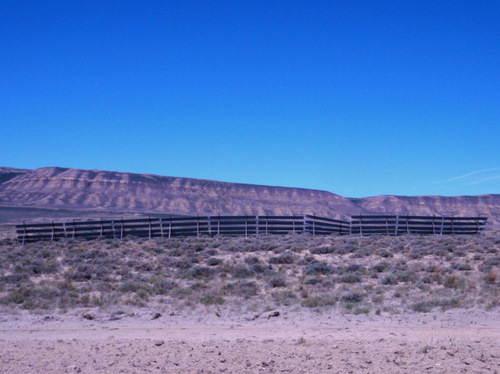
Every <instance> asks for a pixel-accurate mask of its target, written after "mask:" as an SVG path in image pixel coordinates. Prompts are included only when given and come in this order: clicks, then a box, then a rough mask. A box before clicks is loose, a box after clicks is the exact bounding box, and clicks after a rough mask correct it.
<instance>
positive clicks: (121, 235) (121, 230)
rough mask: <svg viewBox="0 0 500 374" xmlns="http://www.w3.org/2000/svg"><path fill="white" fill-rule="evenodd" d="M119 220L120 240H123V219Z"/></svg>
mask: <svg viewBox="0 0 500 374" xmlns="http://www.w3.org/2000/svg"><path fill="white" fill-rule="evenodd" d="M121 220H122V227H121V228H120V239H123V234H124V228H123V217H121Z"/></svg>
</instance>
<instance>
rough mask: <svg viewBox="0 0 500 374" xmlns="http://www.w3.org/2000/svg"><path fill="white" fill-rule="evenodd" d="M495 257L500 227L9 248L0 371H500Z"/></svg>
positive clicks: (1, 251)
mask: <svg viewBox="0 0 500 374" xmlns="http://www.w3.org/2000/svg"><path fill="white" fill-rule="evenodd" d="M7 236H8V235H7ZM499 248H500V236H499V235H498V234H495V233H487V234H481V235H476V236H426V237H419V236H402V237H311V236H308V235H295V236H293V235H290V236H284V237H278V236H260V237H251V238H184V239H156V240H147V239H138V238H131V239H126V240H92V241H78V240H68V241H60V242H53V243H50V242H46V243H30V244H27V245H25V246H22V245H20V244H18V243H17V242H16V241H15V240H14V239H12V238H4V239H2V242H1V246H0V257H1V258H0V264H1V265H0V279H1V284H0V303H1V304H0V308H1V316H0V372H1V373H48V372H52V373H54V372H55V373H139V372H151V373H186V372H187V373H190V372H194V373H219V372H227V373H230V372H232V373H239V372H245V373H259V372H276V373H279V372H290V373H313V372H314V373H329V372H333V373H379V372H380V373H381V372H391V373H414V372H429V373H458V372H470V373H495V372H498V368H499V366H500V354H499V353H498V352H500V307H499V306H500V282H499V279H498V268H499V265H500V255H499Z"/></svg>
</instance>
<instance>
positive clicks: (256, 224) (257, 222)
mask: <svg viewBox="0 0 500 374" xmlns="http://www.w3.org/2000/svg"><path fill="white" fill-rule="evenodd" d="M255 234H256V235H259V216H255Z"/></svg>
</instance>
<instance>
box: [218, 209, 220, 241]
mask: <svg viewBox="0 0 500 374" xmlns="http://www.w3.org/2000/svg"><path fill="white" fill-rule="evenodd" d="M217 236H220V213H219V215H218V216H217Z"/></svg>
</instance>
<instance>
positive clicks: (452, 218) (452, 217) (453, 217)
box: [451, 214, 455, 235]
mask: <svg viewBox="0 0 500 374" xmlns="http://www.w3.org/2000/svg"><path fill="white" fill-rule="evenodd" d="M454 219H455V216H454V215H453V214H452V215H451V235H455V227H454V226H453V221H454Z"/></svg>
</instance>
